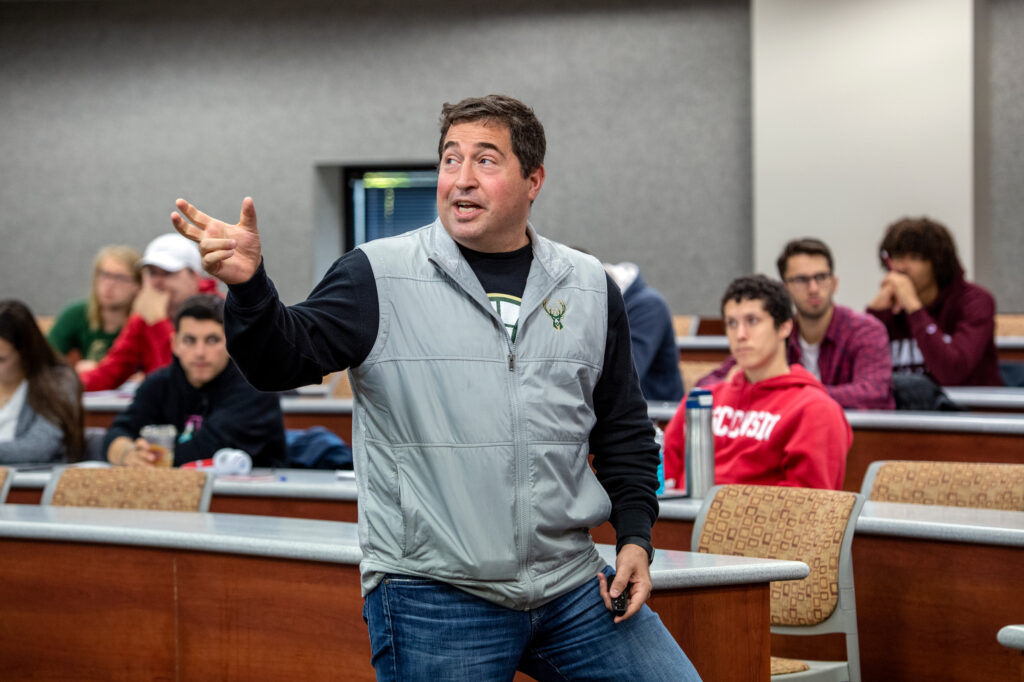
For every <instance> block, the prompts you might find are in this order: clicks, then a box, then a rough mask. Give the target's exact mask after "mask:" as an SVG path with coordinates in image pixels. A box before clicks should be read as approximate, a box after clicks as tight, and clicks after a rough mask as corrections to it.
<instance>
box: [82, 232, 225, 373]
mask: <svg viewBox="0 0 1024 682" xmlns="http://www.w3.org/2000/svg"><path fill="white" fill-rule="evenodd" d="M139 268H141V270H142V290H141V291H140V292H139V294H138V295H137V296H136V297H135V302H134V303H133V304H132V314H131V315H130V316H129V317H128V321H127V322H126V323H125V325H124V327H123V328H122V329H121V333H120V334H118V335H117V338H116V339H115V340H114V345H113V346H111V347H110V350H109V351H108V352H107V354H106V356H104V358H103V359H102V360H100V362H99V364H98V365H96V367H94V368H92V369H89V370H86V371H83V372H79V375H78V376H79V379H81V380H82V386H83V387H84V388H85V390H86V391H103V390H107V389H112V388H117V387H118V386H120V385H121V384H123V383H124V382H125V381H127V380H128V379H129V378H130V377H132V376H133V375H134V374H135V373H136V372H143V373H145V374H149V373H150V372H153V371H155V370H158V369H160V368H161V367H166V366H167V365H169V364H170V363H171V358H172V357H173V356H172V354H171V337H172V336H174V325H173V324H172V323H171V318H172V317H173V316H174V313H175V312H176V311H177V310H178V306H180V305H181V304H182V302H183V301H184V300H185V299H187V298H188V297H189V296H194V295H195V294H199V293H215V292H216V290H217V283H216V281H214V280H211V279H209V278H205V277H203V267H202V260H201V259H200V256H199V248H198V247H197V246H196V245H195V244H193V243H192V242H190V241H189V240H188V239H186V238H185V237H182V236H181V235H180V234H178V233H177V232H170V233H168V234H162V235H160V236H159V237H157V238H156V239H154V240H153V241H151V242H150V243H149V245H148V246H147V247H146V251H145V252H144V253H143V254H142V259H141V260H140V261H139Z"/></svg>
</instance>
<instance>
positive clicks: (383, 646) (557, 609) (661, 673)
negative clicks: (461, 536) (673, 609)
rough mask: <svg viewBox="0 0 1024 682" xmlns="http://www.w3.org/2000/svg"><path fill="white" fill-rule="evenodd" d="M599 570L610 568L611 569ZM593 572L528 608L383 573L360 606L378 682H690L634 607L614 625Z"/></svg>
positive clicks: (687, 668)
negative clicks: (517, 680)
mask: <svg viewBox="0 0 1024 682" xmlns="http://www.w3.org/2000/svg"><path fill="white" fill-rule="evenodd" d="M604 573H605V575H607V576H609V584H610V583H611V580H610V578H611V576H612V575H614V572H613V571H612V569H611V567H606V568H605V569H604ZM612 618H613V617H612V614H611V612H610V611H608V609H606V608H605V605H604V602H603V601H602V600H601V595H600V592H599V591H598V582H597V578H596V577H595V578H594V579H593V580H590V581H588V582H587V583H586V584H584V585H582V586H580V587H578V588H576V589H575V590H572V591H571V592H568V593H566V594H564V595H562V596H561V597H558V598H557V599H555V600H554V601H552V602H549V603H547V604H545V605H544V606H541V607H538V608H536V609H533V610H532V611H515V610H513V609H508V608H505V607H503V606H499V605H497V604H493V603H491V602H489V601H486V600H484V599H480V598H479V597H474V596H473V595H470V594H468V593H466V592H463V591H461V590H459V589H457V588H455V587H452V586H450V585H446V584H444V583H440V582H436V581H433V580H427V579H424V578H411V577H407V576H387V577H386V578H385V579H384V580H383V581H382V582H381V583H380V585H378V586H377V587H376V588H375V589H374V590H373V591H372V592H370V594H368V595H366V600H365V602H364V604H363V619H364V620H366V623H367V625H368V627H369V630H370V648H371V650H372V657H373V667H374V669H375V670H376V672H377V679H378V680H380V681H390V680H395V681H400V682H409V681H410V680H424V681H425V682H443V681H444V680H452V681H456V680H458V681H459V682H463V681H466V680H473V681H476V680H482V681H490V680H511V679H512V678H513V676H514V675H515V671H516V670H517V669H518V670H521V671H523V672H524V673H526V674H528V675H530V676H531V677H533V678H535V679H537V680H541V682H546V681H547V680H629V681H631V682H632V681H638V682H639V681H645V680H652V681H654V680H682V681H684V682H692V681H694V680H696V681H698V682H699V680H700V676H699V675H698V674H697V671H696V670H695V669H694V667H693V664H692V663H690V660H689V659H688V658H687V657H686V654H684V653H683V650H682V649H680V648H679V645H678V644H676V641H675V640H674V639H673V638H672V635H670V634H669V632H668V630H666V629H665V626H664V625H662V623H661V619H660V618H659V617H658V614H656V613H655V612H654V611H651V610H650V609H649V608H647V606H646V605H644V607H643V609H641V611H640V612H639V613H637V614H636V615H635V616H633V617H632V618H630V619H629V620H627V621H625V622H622V623H619V624H618V625H616V624H615V623H613V622H612Z"/></svg>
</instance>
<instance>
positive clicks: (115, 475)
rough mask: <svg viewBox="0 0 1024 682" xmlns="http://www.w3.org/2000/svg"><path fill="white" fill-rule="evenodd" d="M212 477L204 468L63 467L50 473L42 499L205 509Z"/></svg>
mask: <svg viewBox="0 0 1024 682" xmlns="http://www.w3.org/2000/svg"><path fill="white" fill-rule="evenodd" d="M213 478H214V477H213V476H208V475H207V472H205V471H191V470H188V469H165V468H150V467H110V468H103V469H99V468H75V467H64V468H61V469H58V470H55V471H54V473H53V476H51V477H50V482H49V483H47V485H46V488H45V489H44V490H43V498H42V500H41V503H42V504H53V505H58V506H65V507H105V508H110V509H156V510H160V511H200V512H205V511H209V509H210V495H211V494H212V491H213Z"/></svg>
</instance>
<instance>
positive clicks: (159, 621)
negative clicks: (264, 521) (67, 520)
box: [0, 540, 374, 681]
mask: <svg viewBox="0 0 1024 682" xmlns="http://www.w3.org/2000/svg"><path fill="white" fill-rule="evenodd" d="M0 576H2V580H0V661H2V662H3V666H2V669H3V672H2V674H0V676H2V677H3V679H5V680H13V679H52V680H58V679H59V680H71V679H94V680H131V681H134V680H179V679H180V680H282V679H301V680H338V679H346V680H373V679H374V675H373V669H372V667H371V665H370V643H369V638H368V636H367V634H366V628H365V626H363V623H362V604H363V601H362V598H361V597H360V596H359V578H358V569H357V567H356V566H348V565H340V564H326V563H317V562H304V561H288V560H280V559H267V558H261V557H252V556H236V555H221V554H213V553H202V552H184V551H174V550H160V549H150V548H143V547H123V546H113V545H90V544H84V543H82V544H79V543H68V544H64V543H50V542H33V541H20V540H3V541H0Z"/></svg>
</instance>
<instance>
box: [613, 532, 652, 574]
mask: <svg viewBox="0 0 1024 682" xmlns="http://www.w3.org/2000/svg"><path fill="white" fill-rule="evenodd" d="M623 545H637V546H639V547H643V548H644V551H645V552H647V565H648V566H650V565H651V563H652V562H653V561H654V547H653V546H652V545H651V542H650V540H648V539H647V538H644V537H641V536H639V535H627V536H626V537H624V538H620V539H619V540H618V542H616V543H615V553H616V554H618V553H619V552H621V551H622V546H623Z"/></svg>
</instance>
